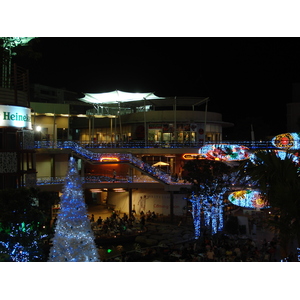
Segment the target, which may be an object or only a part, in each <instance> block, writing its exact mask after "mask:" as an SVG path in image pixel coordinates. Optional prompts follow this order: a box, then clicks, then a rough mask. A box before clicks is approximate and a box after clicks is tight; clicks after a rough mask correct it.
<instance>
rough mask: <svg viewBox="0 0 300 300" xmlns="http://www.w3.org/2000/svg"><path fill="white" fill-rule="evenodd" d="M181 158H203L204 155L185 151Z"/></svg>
mask: <svg viewBox="0 0 300 300" xmlns="http://www.w3.org/2000/svg"><path fill="white" fill-rule="evenodd" d="M182 158H183V159H185V160H191V159H197V158H198V159H199V158H200V159H203V158H205V156H204V155H200V154H196V153H185V154H183V155H182Z"/></svg>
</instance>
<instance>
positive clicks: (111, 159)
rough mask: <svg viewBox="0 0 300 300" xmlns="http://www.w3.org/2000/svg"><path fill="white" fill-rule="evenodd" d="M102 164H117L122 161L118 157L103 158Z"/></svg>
mask: <svg viewBox="0 0 300 300" xmlns="http://www.w3.org/2000/svg"><path fill="white" fill-rule="evenodd" d="M100 161H101V162H117V161H120V160H119V159H118V158H117V157H102V158H101V159H100Z"/></svg>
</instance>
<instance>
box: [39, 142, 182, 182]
mask: <svg viewBox="0 0 300 300" xmlns="http://www.w3.org/2000/svg"><path fill="white" fill-rule="evenodd" d="M36 148H51V149H53V148H56V149H71V150H73V151H74V152H76V153H77V155H79V156H81V157H83V158H84V159H86V160H88V161H91V162H94V161H96V162H102V161H108V160H116V161H117V162H127V163H130V164H132V165H133V166H135V167H136V168H138V169H140V170H142V171H144V172H145V173H147V174H148V175H151V176H152V177H154V178H156V179H157V180H158V181H162V182H164V183H166V184H182V183H179V182H177V180H176V179H175V178H172V177H171V176H170V175H169V174H167V173H166V172H164V171H162V170H161V169H159V168H156V167H153V166H151V165H149V164H148V163H145V162H144V161H142V160H141V159H139V158H137V157H136V156H134V155H133V154H131V153H95V152H93V151H91V150H89V149H88V148H85V147H84V146H83V145H82V144H79V143H76V142H74V141H62V142H55V143H52V142H50V141H48V142H38V143H36Z"/></svg>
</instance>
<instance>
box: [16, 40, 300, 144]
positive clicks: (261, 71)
mask: <svg viewBox="0 0 300 300" xmlns="http://www.w3.org/2000/svg"><path fill="white" fill-rule="evenodd" d="M30 44H31V47H32V49H33V50H34V51H35V52H37V53H40V57H38V58H34V57H32V56H30V58H28V56H22V55H19V56H16V57H15V58H14V59H15V60H16V61H17V62H18V64H19V65H20V66H23V67H26V68H28V69H29V72H30V81H31V83H40V84H45V85H49V86H53V87H58V88H60V87H65V88H66V89H68V90H71V91H75V92H86V93H88V92H107V91H111V90H115V89H118V90H124V91H128V92H154V93H155V94H156V95H158V96H196V97H197V96H198V97H209V98H210V102H209V105H208V109H209V110H210V111H215V112H220V113H222V114H223V120H224V121H227V122H233V123H234V124H235V125H236V126H235V127H234V128H231V129H228V130H225V131H224V136H223V138H224V139H245V140H249V139H250V126H251V124H253V127H254V131H255V136H256V138H257V139H265V137H266V136H270V135H276V134H279V133H283V132H286V103H288V102H292V84H293V83H295V82H300V60H299V53H300V39H299V38H251V37H249V38H239V37H235V38H221V37H220V38H205V37H199V38H196V37H195V38H102V37H98V38H97V37H94V38H87V37H85V38H70V37H67V38H62V37H60V38H54V37H53V38H51V37H47V38H38V39H35V40H32V41H31V42H30ZM299 100H300V99H299ZM203 109H204V107H203Z"/></svg>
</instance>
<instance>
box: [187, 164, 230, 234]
mask: <svg viewBox="0 0 300 300" xmlns="http://www.w3.org/2000/svg"><path fill="white" fill-rule="evenodd" d="M184 169H185V170H186V171H187V172H188V175H186V178H187V179H188V180H189V181H192V182H193V183H194V186H193V192H192V195H191V196H190V197H189V198H188V200H189V201H190V202H191V204H192V215H193V220H194V228H195V239H198V238H199V237H200V235H201V225H202V224H203V225H204V227H205V228H206V229H208V230H209V232H210V233H211V234H212V235H213V234H216V233H218V232H221V231H222V230H223V227H224V219H223V213H224V206H225V203H224V201H223V195H224V193H225V192H226V190H227V188H228V186H229V184H230V182H231V181H230V174H231V167H229V166H228V165H226V164H224V163H222V162H219V161H210V160H198V159H196V160H194V161H190V162H188V163H187V164H186V165H185V166H184Z"/></svg>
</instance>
